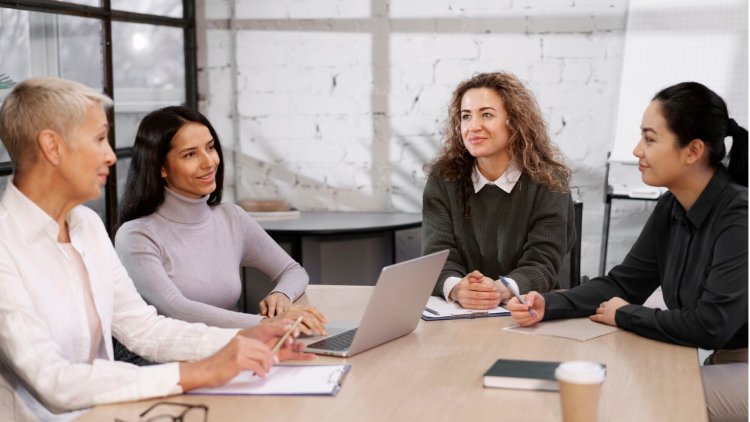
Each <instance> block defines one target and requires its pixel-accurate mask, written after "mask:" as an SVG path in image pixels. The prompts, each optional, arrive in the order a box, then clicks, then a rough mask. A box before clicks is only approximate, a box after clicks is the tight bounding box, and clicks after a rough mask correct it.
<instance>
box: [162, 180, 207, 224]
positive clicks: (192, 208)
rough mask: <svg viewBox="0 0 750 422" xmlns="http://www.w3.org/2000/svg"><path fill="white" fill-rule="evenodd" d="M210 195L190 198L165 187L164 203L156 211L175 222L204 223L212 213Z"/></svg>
mask: <svg viewBox="0 0 750 422" xmlns="http://www.w3.org/2000/svg"><path fill="white" fill-rule="evenodd" d="M208 197H209V196H208V195H206V196H203V197H201V198H198V199H194V198H188V197H186V196H182V195H179V194H177V193H174V192H173V191H171V190H169V189H168V188H164V203H162V204H161V206H159V209H158V210H156V213H157V214H159V215H160V216H162V217H164V218H166V219H167V220H170V221H174V222H175V223H181V224H196V223H202V222H204V221H206V219H207V218H208V217H209V215H210V214H211V207H209V205H208Z"/></svg>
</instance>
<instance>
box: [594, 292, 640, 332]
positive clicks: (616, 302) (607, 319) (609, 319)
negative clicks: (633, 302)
mask: <svg viewBox="0 0 750 422" xmlns="http://www.w3.org/2000/svg"><path fill="white" fill-rule="evenodd" d="M625 305H630V303H628V302H626V301H625V300H624V299H621V298H619V297H613V298H612V299H610V300H608V301H606V302H602V303H601V304H599V307H598V308H596V313H595V314H594V315H591V316H590V317H589V319H590V320H592V321H594V322H601V323H602V324H607V325H611V326H613V327H617V322H616V321H615V314H616V313H617V310H618V309H620V308H622V307H623V306H625Z"/></svg>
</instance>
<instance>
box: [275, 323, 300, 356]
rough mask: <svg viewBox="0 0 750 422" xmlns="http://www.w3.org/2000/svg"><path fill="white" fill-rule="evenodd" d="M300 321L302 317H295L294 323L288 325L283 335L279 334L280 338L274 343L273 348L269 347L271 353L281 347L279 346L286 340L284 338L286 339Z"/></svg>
mask: <svg viewBox="0 0 750 422" xmlns="http://www.w3.org/2000/svg"><path fill="white" fill-rule="evenodd" d="M300 323H302V317H299V318H297V319H296V320H295V321H294V323H293V324H292V326H291V327H289V329H288V330H287V332H286V333H284V335H283V336H281V338H280V339H279V341H278V342H277V343H276V345H275V346H273V349H271V353H272V354H276V353H277V352H278V351H279V349H281V346H282V345H283V344H284V342H285V341H286V339H288V338H289V336H290V335H292V333H293V332H294V330H296V329H297V327H299V325H300Z"/></svg>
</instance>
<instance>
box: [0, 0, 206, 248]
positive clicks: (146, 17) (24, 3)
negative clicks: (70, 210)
mask: <svg viewBox="0 0 750 422" xmlns="http://www.w3.org/2000/svg"><path fill="white" fill-rule="evenodd" d="M0 8H7V9H17V10H25V11H30V12H40V13H49V14H56V15H67V16H78V17H84V18H89V19H92V18H93V19H99V20H100V21H101V23H102V34H101V35H102V40H101V41H102V44H103V48H102V55H103V60H102V62H103V63H104V69H103V72H102V74H103V75H104V80H103V81H102V86H103V87H104V92H103V93H104V94H106V95H107V96H109V97H110V98H113V99H114V91H115V86H114V77H113V70H112V67H113V65H112V63H113V61H112V60H113V58H112V22H126V23H139V24H149V25H156V26H168V27H173V28H182V30H183V37H184V43H183V46H184V47H183V49H184V57H185V106H186V107H188V108H191V109H193V110H197V109H198V76H197V75H198V69H197V41H196V28H195V1H194V0H182V17H181V18H177V17H169V16H160V15H152V14H145V13H136V12H127V11H123V10H116V9H115V10H113V9H112V7H111V0H101V5H100V6H99V7H97V6H86V5H81V4H75V3H67V2H63V1H53V0H0ZM115 107H117V106H116V105H113V106H112V108H111V109H110V110H109V113H108V115H107V118H108V119H109V123H110V130H109V143H110V145H111V146H112V149H113V150H114V152H115V155H116V156H117V159H118V160H119V159H124V158H130V157H132V156H133V148H132V147H124V148H118V147H117V139H116V137H115V118H114V116H115ZM11 174H13V167H12V165H11V163H10V161H3V162H0V177H7V176H10V175H11ZM104 190H105V195H106V196H105V221H104V225H105V226H106V228H107V232H108V233H109V235H110V237H113V236H114V227H115V225H116V224H117V210H118V198H117V168H116V166H112V167H111V168H110V176H109V178H108V179H107V184H106V185H105V188H104Z"/></svg>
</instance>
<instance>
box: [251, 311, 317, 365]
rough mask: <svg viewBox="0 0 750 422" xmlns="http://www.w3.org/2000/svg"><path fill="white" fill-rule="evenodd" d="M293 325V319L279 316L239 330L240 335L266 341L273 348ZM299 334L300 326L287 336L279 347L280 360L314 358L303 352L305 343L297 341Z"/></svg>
mask: <svg viewBox="0 0 750 422" xmlns="http://www.w3.org/2000/svg"><path fill="white" fill-rule="evenodd" d="M291 327H292V321H290V320H288V319H281V318H279V320H278V321H268V322H266V323H264V324H260V325H256V326H255V327H250V328H245V329H244V330H241V331H240V332H239V335H241V336H244V337H248V338H253V339H255V340H258V341H261V342H263V343H265V344H266V345H267V346H268V347H269V348H270V349H273V347H274V346H276V343H278V341H279V339H280V338H281V337H283V336H284V334H286V332H287V331H288V330H289V329H290V328H291ZM298 336H299V328H297V329H295V330H294V332H293V333H292V335H291V336H289V337H287V339H286V341H285V342H284V344H283V345H282V346H281V349H279V353H278V360H279V361H285V360H308V359H314V358H315V355H313V354H310V353H303V352H302V351H303V350H304V349H305V345H304V344H302V343H298V342H295V339H296V338H297V337H298Z"/></svg>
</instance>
